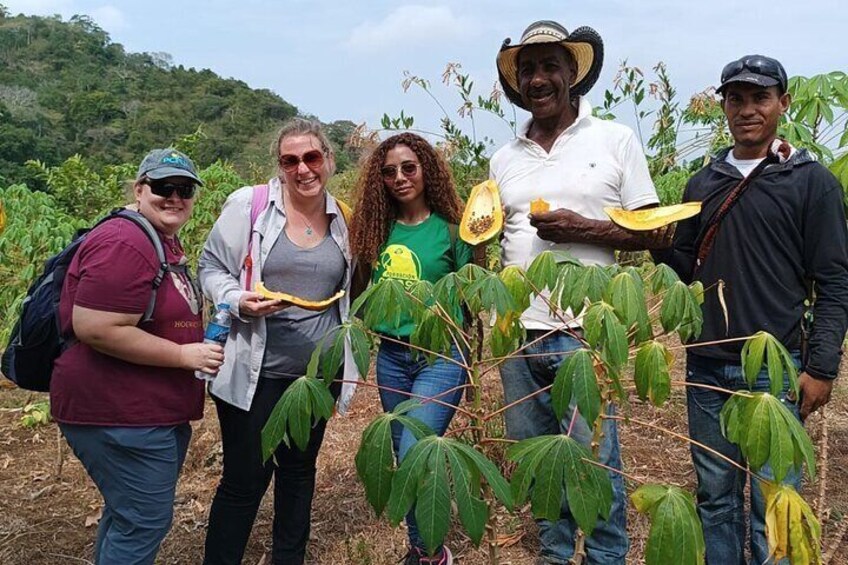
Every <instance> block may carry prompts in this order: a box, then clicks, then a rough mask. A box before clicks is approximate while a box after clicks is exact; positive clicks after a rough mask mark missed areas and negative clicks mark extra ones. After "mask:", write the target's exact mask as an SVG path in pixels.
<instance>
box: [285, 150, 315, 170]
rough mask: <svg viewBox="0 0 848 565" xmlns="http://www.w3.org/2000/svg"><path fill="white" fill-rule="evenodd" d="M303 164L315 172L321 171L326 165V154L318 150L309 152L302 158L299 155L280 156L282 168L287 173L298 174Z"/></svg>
mask: <svg viewBox="0 0 848 565" xmlns="http://www.w3.org/2000/svg"><path fill="white" fill-rule="evenodd" d="M301 163H303V164H304V165H306V166H307V167H309V168H310V169H312V170H313V171H315V170H317V169H320V168H321V165H323V164H324V153H322V152H321V151H319V150H317V149H313V150H312V151H307V152H306V153H304V154H303V155H301V156H300V157H298V156H297V155H291V154H286V155H280V168H281V169H283V170H284V171H285V172H287V173H294V172H297V168H298V167H299V166H300V164H301Z"/></svg>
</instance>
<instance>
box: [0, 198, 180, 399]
mask: <svg viewBox="0 0 848 565" xmlns="http://www.w3.org/2000/svg"><path fill="white" fill-rule="evenodd" d="M114 218H124V219H126V220H130V221H131V222H132V223H134V224H135V225H137V226H138V227H139V229H141V230H142V231H143V232H144V233H145V234H146V235H147V237H148V239H150V241H151V243H152V244H153V247H154V248H155V249H156V257H157V260H158V261H159V272H158V273H157V274H156V278H154V279H153V294H152V295H151V297H150V303H149V304H148V305H147V310H145V312H144V317H143V318H142V321H144V322H146V321H149V320H151V319H152V316H153V308H154V306H155V305H156V291H157V290H158V288H159V285H161V284H162V280H163V279H164V277H165V272H166V271H168V270H170V269H169V267H170V266H169V265H168V262H167V259H166V257H165V249H164V248H163V247H162V241H161V240H160V239H159V235H158V234H157V233H156V230H155V228H154V227H153V226H152V225H151V224H150V222H149V221H148V220H147V218H145V217H144V216H142V215H141V214H139V213H138V212H134V211H132V210H127V209H124V208H118V209H116V210H113V211H112V212H111V213H110V214H109V215H108V216H105V217H104V218H101V219H100V221H98V222H97V223H96V224H95V225H94V226H93V227H91V228H86V229H81V230H78V231H77V233H76V234H74V237H73V239H72V240H71V242H70V243H69V244H68V245H67V246H66V247H65V248H64V249H63V250H62V251H60V252H59V253H57V254H56V255H54V256H53V257H50V258H49V259H48V260H47V261H46V262H45V264H44V272H43V273H42V274H41V276H39V277H38V278H37V279H36V280H35V282H34V283H32V286H30V287H29V290H28V291H27V295H26V298H24V301H23V304H22V308H21V315H20V317H19V318H18V321H17V322H16V323H15V327H14V328H13V329H12V333H11V336H10V338H9V344H8V345H7V346H6V349H5V351H3V359H2V371H3V375H5V376H6V378H8V379H11V380H12V381H14V382H15V383H16V384H17V385H18V386H19V387H21V388H24V389H27V390H35V391H41V392H46V391H48V390H50V377H51V375H52V373H53V362H54V361H55V360H56V358H58V357H59V354H60V353H62V351H64V350H65V349H67V348H68V347H70V346H71V345H73V343H74V342H75V341H76V340H74V339H73V338H72V337H71V338H66V336H63V335H62V332H61V330H60V328H59V297H60V296H61V294H62V284H63V283H64V281H65V275H66V274H67V272H68V267H69V266H70V264H71V260H72V259H73V258H74V255H76V253H77V250H78V249H79V247H80V245H82V242H83V241H85V238H86V236H87V235H88V234H89V233H91V230H93V229H94V228H96V227H97V226H99V225H100V224H102V223H103V222H108V221H109V220H112V219H114Z"/></svg>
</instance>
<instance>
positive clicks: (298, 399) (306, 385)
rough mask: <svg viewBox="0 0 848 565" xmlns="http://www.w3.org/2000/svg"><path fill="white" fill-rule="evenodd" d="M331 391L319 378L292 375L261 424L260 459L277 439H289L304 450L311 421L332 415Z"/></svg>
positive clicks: (268, 455) (271, 450)
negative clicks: (294, 376) (293, 379)
mask: <svg viewBox="0 0 848 565" xmlns="http://www.w3.org/2000/svg"><path fill="white" fill-rule="evenodd" d="M333 404H334V401H333V395H331V394H330V391H329V390H328V389H327V386H326V385H325V384H324V382H323V381H320V380H318V379H316V378H314V377H307V376H303V377H300V378H299V379H296V380H295V381H294V382H293V383H292V384H290V385H289V387H288V388H287V389H286V391H285V392H284V393H283V395H282V396H281V397H280V400H278V401H277V404H276V405H275V406H274V409H273V410H272V411H271V415H270V416H269V417H268V421H267V422H266V423H265V426H263V428H262V460H263V461H267V460H268V459H270V458H271V456H272V455H273V454H274V452H275V451H276V450H277V447H278V446H279V445H280V443H281V442H285V444H286V445H287V446H289V447H291V441H292V440H294V444H295V445H296V446H297V448H298V449H300V450H301V451H304V450H305V449H306V447H307V446H308V445H309V434H310V432H311V430H312V427H313V425H314V424H315V423H317V422H318V421H320V420H321V419H324V420H329V419H330V417H331V416H332V415H333Z"/></svg>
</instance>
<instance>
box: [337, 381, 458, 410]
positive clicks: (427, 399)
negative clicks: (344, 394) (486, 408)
mask: <svg viewBox="0 0 848 565" xmlns="http://www.w3.org/2000/svg"><path fill="white" fill-rule="evenodd" d="M333 382H336V383H355V384H356V385H358V386H366V387H371V388H376V389H378V390H387V391H389V392H394V393H397V394H402V395H404V396H408V397H410V398H417V399H418V400H421V401H422V402H421V403H422V404H426V403H428V402H434V403H436V404H439V405H441V406H447V407H448V408H450V409H452V410H455V411H457V412H459V413H460V414H462V415H463V416H467V417H469V418H473V417H474V415H473V414H472V413H471V412H469V411H468V410H466V409H465V408H462V407H460V406H454V405H453V404H451V403H449V402H444V401H443V400H439V399H437V398H436V397H433V396H424V395H421V394H415V393H412V392H408V391H405V390H399V389H396V388H392V387H388V386H384V385H378V384H377V383H369V382H368V381H358V380H352V379H335V380H334V381H333Z"/></svg>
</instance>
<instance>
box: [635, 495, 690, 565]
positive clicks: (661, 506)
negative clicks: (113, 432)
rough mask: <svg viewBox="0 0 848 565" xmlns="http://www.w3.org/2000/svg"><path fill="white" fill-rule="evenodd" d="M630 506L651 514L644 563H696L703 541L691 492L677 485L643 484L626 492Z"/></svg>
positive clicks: (681, 564) (682, 564) (652, 564)
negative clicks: (628, 493) (628, 494)
mask: <svg viewBox="0 0 848 565" xmlns="http://www.w3.org/2000/svg"><path fill="white" fill-rule="evenodd" d="M630 500H631V501H633V506H635V507H636V510H638V511H639V512H641V513H642V514H647V515H648V516H650V518H651V530H650V532H649V533H648V543H647V544H646V546H645V563H647V565H666V564H668V563H675V564H677V565H700V564H701V563H703V562H704V553H705V551H706V545H705V543H704V533H703V530H702V528H701V521H700V520H699V519H698V513H697V512H696V511H695V501H694V499H693V497H692V495H691V494H689V493H688V492H685V491H683V490H681V489H680V488H679V487H674V486H666V485H655V484H646V485H642V486H640V487H639V488H638V489H636V490H635V491H634V492H633V494H631V495H630Z"/></svg>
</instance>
